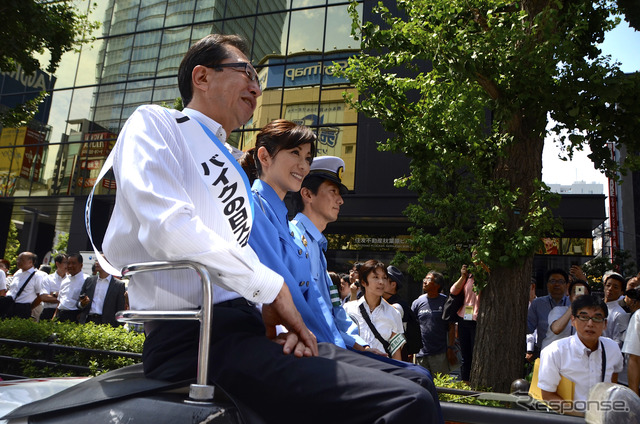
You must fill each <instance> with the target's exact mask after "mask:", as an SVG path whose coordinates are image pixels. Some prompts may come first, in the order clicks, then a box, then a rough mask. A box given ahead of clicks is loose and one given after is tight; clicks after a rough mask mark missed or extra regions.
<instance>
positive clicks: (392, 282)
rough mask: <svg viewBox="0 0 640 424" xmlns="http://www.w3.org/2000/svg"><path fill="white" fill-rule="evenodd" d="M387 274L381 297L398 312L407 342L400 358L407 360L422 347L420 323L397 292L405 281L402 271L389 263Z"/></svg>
mask: <svg viewBox="0 0 640 424" xmlns="http://www.w3.org/2000/svg"><path fill="white" fill-rule="evenodd" d="M387 275H388V276H389V278H388V279H387V282H386V283H385V286H384V293H383V295H382V297H383V298H384V300H386V301H387V302H388V303H389V304H390V305H391V306H393V307H394V308H396V309H397V310H398V312H400V316H401V317H402V327H403V328H404V335H405V337H406V338H407V343H405V345H404V346H403V347H402V352H401V354H402V360H403V361H407V362H409V361H411V360H412V358H410V356H409V355H413V354H416V353H418V352H420V350H421V349H422V336H421V333H420V324H419V323H418V318H417V317H416V315H415V314H414V313H413V311H412V310H411V306H409V304H408V303H407V302H405V301H404V299H402V298H401V297H400V295H399V294H398V290H400V289H401V288H402V286H403V285H404V283H405V278H404V275H403V274H402V271H400V270H399V269H398V268H396V267H395V266H393V265H389V266H388V267H387Z"/></svg>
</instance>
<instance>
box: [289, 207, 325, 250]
mask: <svg viewBox="0 0 640 424" xmlns="http://www.w3.org/2000/svg"><path fill="white" fill-rule="evenodd" d="M294 219H295V220H296V221H300V222H302V225H304V228H305V230H307V232H308V233H309V235H310V236H311V238H312V239H313V240H314V241H315V242H317V243H318V244H322V242H324V244H325V248H326V241H327V238H326V237H325V236H324V235H323V234H322V233H321V232H320V230H318V227H316V226H315V225H314V224H313V222H312V221H311V220H310V219H309V217H308V216H307V215H305V214H304V213H302V212H298V214H297V215H296V216H295V218H294Z"/></svg>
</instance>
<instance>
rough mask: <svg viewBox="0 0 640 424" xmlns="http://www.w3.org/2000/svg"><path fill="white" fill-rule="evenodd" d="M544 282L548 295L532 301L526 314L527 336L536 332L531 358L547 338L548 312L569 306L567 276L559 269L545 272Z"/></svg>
mask: <svg viewBox="0 0 640 424" xmlns="http://www.w3.org/2000/svg"><path fill="white" fill-rule="evenodd" d="M545 280H546V281H547V291H548V292H549V294H548V295H546V296H542V297H537V298H535V299H533V301H532V302H531V305H530V306H529V312H528V313H527V327H528V331H527V334H531V333H533V332H534V331H535V332H536V344H535V348H536V351H535V352H531V353H532V354H533V358H534V359H535V358H536V357H537V356H538V354H539V353H540V349H541V346H542V342H543V341H544V338H545V337H546V336H547V330H548V329H549V321H548V318H549V312H551V310H552V309H553V308H555V307H556V306H569V303H570V302H569V296H567V295H566V294H567V283H568V281H569V276H568V275H567V273H566V272H565V271H564V270H563V269H560V268H555V269H551V270H549V271H547V275H546V278H545Z"/></svg>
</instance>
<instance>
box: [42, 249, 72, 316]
mask: <svg viewBox="0 0 640 424" xmlns="http://www.w3.org/2000/svg"><path fill="white" fill-rule="evenodd" d="M53 262H54V264H55V266H56V270H55V272H54V273H53V274H51V275H49V276H48V277H47V279H46V280H45V281H44V283H43V284H42V293H41V294H40V300H42V305H43V309H42V314H41V315H40V319H51V318H53V314H54V312H55V311H56V308H57V307H58V292H59V291H60V284H61V283H62V280H64V279H65V277H66V276H67V255H65V254H64V253H61V254H58V255H56V257H55V258H54V259H53Z"/></svg>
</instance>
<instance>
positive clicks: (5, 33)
mask: <svg viewBox="0 0 640 424" xmlns="http://www.w3.org/2000/svg"><path fill="white" fill-rule="evenodd" d="M75 3H76V2H75V1H73V0H4V1H3V2H2V3H1V4H0V40H2V43H1V44H0V71H3V72H11V71H16V70H17V69H18V68H21V69H22V70H23V71H24V72H25V74H27V75H31V74H33V73H34V72H35V71H36V70H38V69H40V66H41V65H40V61H39V60H38V59H37V57H36V56H37V55H39V54H43V53H45V52H47V53H49V64H48V65H47V68H46V70H47V72H49V73H54V72H55V71H56V69H57V68H58V65H59V63H60V60H61V58H62V55H63V54H64V53H66V52H68V51H70V50H72V49H73V48H75V47H76V46H79V45H80V44H82V43H84V42H87V41H88V38H87V37H88V35H89V34H90V33H91V31H92V30H93V29H95V28H97V27H98V25H99V24H97V23H91V22H90V21H89V19H88V17H87V15H85V14H81V13H79V12H78V10H77V9H76V8H75V6H74V4H75ZM44 98H45V94H44V93H41V94H40V96H39V97H38V98H36V99H35V100H32V101H29V102H27V103H25V104H24V105H21V106H19V107H17V108H15V111H14V112H13V113H11V112H10V113H9V114H4V115H3V117H2V121H3V125H6V126H19V125H24V123H25V121H28V120H30V118H32V117H33V115H35V113H36V112H35V111H36V110H37V108H38V106H39V104H40V102H42V100H44Z"/></svg>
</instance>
